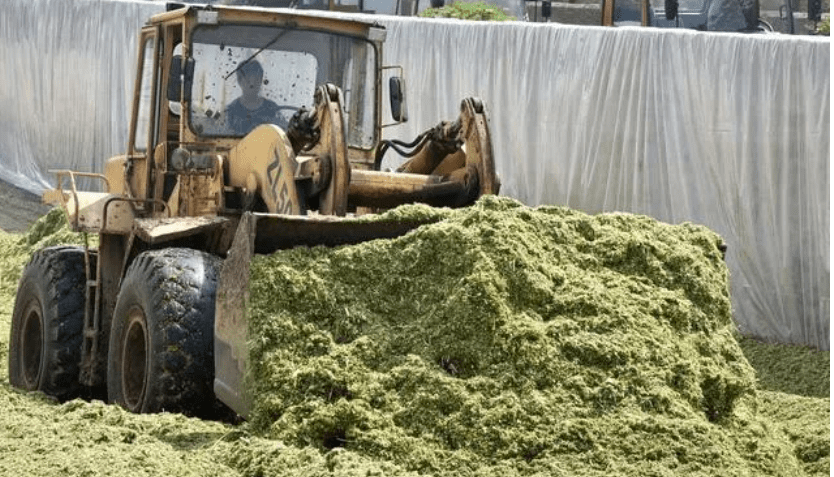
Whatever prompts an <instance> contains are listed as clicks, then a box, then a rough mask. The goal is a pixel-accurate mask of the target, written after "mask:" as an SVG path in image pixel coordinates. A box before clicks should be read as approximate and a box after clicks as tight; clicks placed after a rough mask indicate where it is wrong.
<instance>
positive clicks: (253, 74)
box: [237, 60, 264, 98]
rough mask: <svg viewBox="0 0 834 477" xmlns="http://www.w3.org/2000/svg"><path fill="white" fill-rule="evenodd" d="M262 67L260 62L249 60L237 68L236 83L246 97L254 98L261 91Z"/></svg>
mask: <svg viewBox="0 0 834 477" xmlns="http://www.w3.org/2000/svg"><path fill="white" fill-rule="evenodd" d="M263 79H264V69H263V67H262V66H261V64H260V63H258V62H257V61H255V60H250V61H248V62H247V63H246V64H244V65H243V66H241V67H240V69H238V70H237V83H238V84H239V85H240V89H241V90H242V91H243V95H244V96H246V97H250V98H254V97H257V96H258V93H260V91H261V84H262V82H263Z"/></svg>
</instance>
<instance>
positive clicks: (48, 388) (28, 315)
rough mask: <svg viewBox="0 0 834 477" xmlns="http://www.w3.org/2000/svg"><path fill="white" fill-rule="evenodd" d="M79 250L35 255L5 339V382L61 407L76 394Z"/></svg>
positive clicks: (53, 250) (81, 263)
mask: <svg viewBox="0 0 834 477" xmlns="http://www.w3.org/2000/svg"><path fill="white" fill-rule="evenodd" d="M86 279H87V278H86V274H85V273H84V250H83V249H82V248H80V247H68V246H58V247H48V248H45V249H42V250H39V251H37V252H36V253H35V254H34V255H33V256H32V259H31V261H30V262H29V264H28V265H26V268H24V270H23V273H22V274H21V277H20V283H19V286H18V291H17V297H16V299H15V305H14V311H13V312H12V327H11V334H10V337H9V382H10V383H11V384H12V386H15V387H18V388H21V389H25V390H28V391H36V390H37V391H42V392H44V393H45V394H48V395H50V396H54V397H56V398H58V399H59V400H62V401H65V400H68V399H73V398H75V397H77V396H78V395H79V394H80V392H81V389H82V386H81V384H80V383H79V381H78V364H79V362H80V360H81V359H80V357H81V342H82V337H83V332H82V329H83V327H84V284H85V282H86Z"/></svg>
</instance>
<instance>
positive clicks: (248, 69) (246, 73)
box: [236, 60, 264, 81]
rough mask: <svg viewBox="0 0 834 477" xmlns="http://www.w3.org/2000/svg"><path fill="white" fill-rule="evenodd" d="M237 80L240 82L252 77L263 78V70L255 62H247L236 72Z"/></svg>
mask: <svg viewBox="0 0 834 477" xmlns="http://www.w3.org/2000/svg"><path fill="white" fill-rule="evenodd" d="M236 73H237V79H238V81H240V80H241V79H243V78H251V77H253V76H263V75H264V69H263V67H262V66H261V64H260V63H258V62H257V61H256V60H249V61H247V62H246V63H244V64H243V66H241V67H240V68H238V70H237V71H236Z"/></svg>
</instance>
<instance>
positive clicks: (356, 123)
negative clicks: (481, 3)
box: [9, 5, 500, 418]
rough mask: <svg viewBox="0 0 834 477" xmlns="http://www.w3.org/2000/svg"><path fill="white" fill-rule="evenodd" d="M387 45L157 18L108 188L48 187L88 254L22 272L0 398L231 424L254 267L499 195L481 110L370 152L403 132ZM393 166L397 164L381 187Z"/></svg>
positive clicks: (174, 8) (50, 255)
mask: <svg viewBox="0 0 834 477" xmlns="http://www.w3.org/2000/svg"><path fill="white" fill-rule="evenodd" d="M385 35H386V31H385V29H384V28H383V27H382V26H380V25H377V24H374V23H369V22H366V21H357V20H344V19H336V18H331V17H324V16H310V15H304V14H300V13H291V12H289V11H281V10H269V9H258V8H245V7H211V6H198V5H187V6H185V5H169V8H168V9H167V10H166V11H165V12H162V13H159V14H157V15H155V16H153V17H152V18H150V19H149V20H148V22H147V24H146V25H145V26H144V27H143V28H142V29H141V32H140V35H139V43H138V45H139V48H138V58H137V73H136V80H135V93H134V97H133V107H132V115H131V119H130V124H129V133H128V144H127V151H126V153H125V154H123V155H119V156H117V157H113V158H111V159H109V160H107V161H106V163H105V166H104V169H103V173H102V174H94V173H81V172H72V171H67V170H61V171H55V174H56V179H57V185H56V187H55V189H52V190H48V191H46V192H45V193H44V200H45V202H48V203H53V204H58V205H60V206H61V207H63V208H64V209H65V211H66V215H67V218H68V221H69V223H70V226H71V228H72V229H73V230H75V231H78V232H84V233H87V234H96V235H97V237H98V240H97V246H96V247H93V246H86V247H52V248H46V249H43V250H40V251H38V252H36V253H35V254H34V256H33V258H32V260H31V262H30V263H29V264H28V266H27V267H26V268H25V270H24V272H23V274H22V277H21V279H20V283H19V288H18V292H17V297H16V302H15V306H14V312H13V319H12V329H11V337H10V354H9V380H10V382H11V384H12V385H14V386H16V387H19V388H23V389H26V390H40V391H42V392H44V393H46V394H48V395H52V396H55V397H56V398H58V399H60V400H65V399H71V398H74V397H76V396H79V395H85V394H86V395H90V396H104V395H106V398H107V399H108V401H110V402H113V403H117V404H119V405H121V406H123V407H125V408H127V409H128V410H130V411H133V412H158V411H171V412H183V413H186V414H192V415H199V414H202V413H206V412H210V409H212V408H213V406H215V405H216V404H217V402H218V401H219V402H222V403H225V405H226V406H228V407H229V408H231V409H232V410H233V411H234V412H236V413H237V414H239V415H240V416H242V417H244V418H245V417H246V416H247V413H248V411H249V406H250V403H251V395H250V394H249V390H250V389H251V383H250V382H249V381H248V379H249V378H248V374H247V371H248V369H249V366H248V352H247V341H249V340H252V339H257V337H253V336H249V331H248V327H247V306H246V305H247V299H248V289H249V271H248V270H249V263H250V261H251V259H252V257H253V256H254V255H255V254H270V253H273V252H275V251H276V250H278V249H283V248H290V247H297V246H308V247H309V246H317V245H324V246H338V245H342V244H350V243H358V242H362V241H366V240H372V239H377V238H392V237H397V236H399V235H402V234H405V233H407V232H408V231H410V230H412V229H414V228H415V227H419V226H420V225H423V222H421V221H420V220H416V219H415V220H406V219H402V218H400V219H396V220H395V219H388V220H386V219H378V220H368V218H367V217H363V216H364V215H367V214H373V213H375V212H379V211H383V210H386V209H390V208H394V207H396V206H398V205H401V204H406V203H413V202H421V203H426V204H429V205H433V206H444V207H461V206H466V205H468V204H471V203H473V202H474V201H475V200H476V199H477V198H478V197H479V196H481V195H483V194H496V193H498V190H499V187H500V184H499V180H498V177H497V175H496V169H495V164H494V159H493V155H492V145H491V139H490V133H489V125H488V121H487V117H486V115H485V112H484V107H483V105H482V104H481V102H480V101H479V100H478V99H476V98H466V99H464V100H463V101H462V102H461V112H460V115H459V117H458V118H456V119H455V120H453V121H442V122H440V123H439V124H438V125H437V126H436V127H433V128H431V129H429V130H427V131H426V132H425V133H423V134H421V135H419V136H418V137H417V138H416V139H415V140H414V141H412V142H410V143H407V142H404V141H397V140H383V139H382V138H381V137H382V130H383V128H385V127H388V126H390V125H394V124H399V123H401V122H404V121H406V119H407V108H406V103H405V98H404V89H405V88H404V79H403V76H402V68H401V67H391V66H383V63H382V51H383V49H382V47H383V42H384V39H385ZM386 87H387V93H388V96H389V100H390V107H389V109H390V116H391V119H387V120H386V121H387V122H388V123H387V124H383V123H384V121H383V102H382V97H383V90H384V89H385V88H386ZM385 116H386V117H388V114H387V113H386V114H385ZM392 151H393V152H396V153H398V154H399V156H400V161H401V162H402V165H401V166H399V167H398V168H397V169H396V170H393V171H383V170H381V164H382V162H383V159H384V158H385V155H386V154H387V153H392ZM96 183H98V184H99V185H98V186H96ZM390 215H391V214H389V216H390ZM378 216H379V215H376V216H372V217H378ZM105 393H106V394H105Z"/></svg>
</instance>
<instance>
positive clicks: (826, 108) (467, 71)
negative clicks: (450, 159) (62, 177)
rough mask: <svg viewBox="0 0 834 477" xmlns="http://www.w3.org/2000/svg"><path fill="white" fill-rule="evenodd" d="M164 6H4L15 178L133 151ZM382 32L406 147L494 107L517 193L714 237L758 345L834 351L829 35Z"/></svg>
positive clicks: (411, 27)
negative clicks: (135, 109)
mask: <svg viewBox="0 0 834 477" xmlns="http://www.w3.org/2000/svg"><path fill="white" fill-rule="evenodd" d="M161 8H162V7H161V5H160V4H149V3H130V2H121V1H106V2H105V1H83V0H75V1H73V2H66V1H65V0H36V1H32V0H5V1H4V3H3V6H2V7H0V80H1V81H2V90H0V159H2V163H0V164H1V165H0V179H4V180H12V181H15V182H16V183H18V184H24V185H25V184H28V185H29V186H30V188H35V189H37V188H38V187H42V186H44V185H45V184H46V183H47V181H48V180H49V179H50V178H49V177H48V175H46V173H45V171H46V170H47V169H53V168H71V169H76V170H100V169H101V165H102V163H103V161H104V159H105V158H106V157H108V156H110V155H113V154H115V153H118V152H120V151H122V150H123V149H124V144H125V143H126V141H127V138H126V129H127V128H126V125H127V118H128V114H127V108H128V107H129V104H130V97H131V94H132V81H133V71H134V68H135V65H134V57H135V56H134V55H135V41H136V31H137V29H136V27H137V26H138V25H140V24H142V23H143V22H144V19H145V17H147V16H148V15H149V14H150V13H152V12H154V11H159V10H161ZM363 17H364V18H372V19H374V20H375V21H379V22H380V23H383V24H385V25H386V26H387V27H388V30H389V34H388V39H389V41H388V42H387V44H386V52H385V57H386V58H387V63H388V64H400V65H402V66H403V67H404V68H405V71H406V77H407V93H408V98H409V113H410V117H411V119H410V121H409V122H408V123H407V124H404V125H401V126H397V127H394V128H391V129H386V130H385V134H386V136H387V137H389V138H393V137H396V138H399V139H404V140H410V139H412V138H414V137H415V136H416V135H417V134H419V133H420V132H422V131H423V130H425V129H427V128H429V127H431V126H434V125H435V124H436V123H437V122H439V121H440V120H442V119H454V118H455V117H456V116H457V114H458V108H459V104H460V100H461V99H462V98H464V97H466V96H479V97H481V98H482V99H483V100H484V102H485V104H486V106H487V110H488V112H489V113H490V117H491V126H492V131H493V140H494V146H495V154H496V157H497V161H498V168H499V173H500V175H501V178H502V183H503V188H502V194H504V195H508V196H511V197H515V198H517V199H519V200H521V201H523V202H525V203H527V204H529V205H540V204H560V205H567V206H570V207H573V208H576V209H580V210H584V211H587V212H591V213H595V212H603V211H626V212H634V213H641V214H646V215H650V216H652V217H655V218H657V219H660V220H663V221H667V222H671V223H679V222H683V221H691V222H696V223H702V224H705V225H707V226H709V227H710V228H712V229H714V230H716V231H717V232H718V233H720V234H721V235H722V236H723V237H724V239H725V240H726V242H727V243H728V244H729V252H728V255H727V263H728V265H729V267H730V271H731V274H732V276H731V280H732V282H731V286H732V290H731V291H732V295H733V297H732V298H733V303H734V307H735V316H736V320H737V322H738V325H739V328H740V329H741V331H742V332H743V333H744V334H747V335H752V336H758V337H761V338H765V339H768V340H773V341H780V342H786V343H801V344H808V345H812V346H816V347H819V348H822V349H828V348H829V313H830V311H829V233H830V230H829V223H830V212H829V211H830V205H829V157H830V154H829V150H830V143H829V130H830V73H829V72H830V44H829V42H828V40H827V39H826V40H820V39H815V38H808V37H805V38H800V37H782V36H764V35H761V36H760V35H747V36H746V35H733V34H706V33H699V32H691V31H672V30H651V29H636V28H634V29H632V28H618V29H613V28H589V27H575V26H566V25H554V24H527V23H504V24H495V23H469V22H458V21H453V20H423V19H413V18H398V17H383V16H378V17H367V16H363ZM389 154H390V153H389ZM395 163H396V161H395V159H394V158H393V157H392V158H389V159H387V160H386V162H384V163H383V166H393V165H395Z"/></svg>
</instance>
